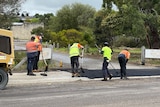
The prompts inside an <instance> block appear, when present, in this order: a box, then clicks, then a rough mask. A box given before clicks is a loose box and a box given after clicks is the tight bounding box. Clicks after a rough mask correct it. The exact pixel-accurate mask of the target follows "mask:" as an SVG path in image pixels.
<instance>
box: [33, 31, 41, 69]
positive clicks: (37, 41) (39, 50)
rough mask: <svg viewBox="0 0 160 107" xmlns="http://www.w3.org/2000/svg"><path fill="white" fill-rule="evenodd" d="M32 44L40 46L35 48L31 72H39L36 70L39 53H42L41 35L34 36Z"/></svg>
mask: <svg viewBox="0 0 160 107" xmlns="http://www.w3.org/2000/svg"><path fill="white" fill-rule="evenodd" d="M34 42H36V43H40V45H39V46H38V48H37V56H36V58H35V64H34V66H33V71H34V72H39V71H40V70H38V62H39V56H40V53H41V52H42V35H41V34H38V35H36V36H35V40H34Z"/></svg>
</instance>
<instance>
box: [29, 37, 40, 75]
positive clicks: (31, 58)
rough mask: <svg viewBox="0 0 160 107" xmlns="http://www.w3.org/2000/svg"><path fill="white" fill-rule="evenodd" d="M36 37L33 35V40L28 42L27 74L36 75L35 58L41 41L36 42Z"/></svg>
mask: <svg viewBox="0 0 160 107" xmlns="http://www.w3.org/2000/svg"><path fill="white" fill-rule="evenodd" d="M34 40H35V37H34V36H32V37H31V40H30V41H29V42H27V43H26V51H27V75H31V76H35V74H34V73H33V72H32V71H33V66H34V63H35V59H36V56H37V49H38V46H39V43H36V42H34Z"/></svg>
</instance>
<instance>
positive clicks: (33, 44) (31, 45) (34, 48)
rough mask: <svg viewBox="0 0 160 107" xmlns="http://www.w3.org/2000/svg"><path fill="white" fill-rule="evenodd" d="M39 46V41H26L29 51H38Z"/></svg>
mask: <svg viewBox="0 0 160 107" xmlns="http://www.w3.org/2000/svg"><path fill="white" fill-rule="evenodd" d="M38 46H39V43H36V42H34V41H29V42H27V43H26V50H27V52H29V53H30V52H37V48H38Z"/></svg>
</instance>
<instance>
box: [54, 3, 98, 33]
mask: <svg viewBox="0 0 160 107" xmlns="http://www.w3.org/2000/svg"><path fill="white" fill-rule="evenodd" d="M95 12H96V11H95V9H94V8H92V7H91V6H89V5H83V4H80V3H74V4H72V5H65V6H63V7H62V9H60V10H59V11H58V12H57V14H56V16H55V18H54V25H53V26H55V27H54V28H55V29H54V31H56V32H58V31H61V30H67V29H77V30H78V29H79V27H80V26H88V20H89V19H90V18H93V16H94V14H95Z"/></svg>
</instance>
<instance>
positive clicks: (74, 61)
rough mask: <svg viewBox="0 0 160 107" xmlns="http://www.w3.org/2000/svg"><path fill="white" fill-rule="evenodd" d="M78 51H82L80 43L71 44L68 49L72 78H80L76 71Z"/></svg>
mask: <svg viewBox="0 0 160 107" xmlns="http://www.w3.org/2000/svg"><path fill="white" fill-rule="evenodd" d="M80 49H84V47H83V46H82V45H81V44H80V43H73V45H72V46H71V47H70V49H69V56H70V61H71V68H72V77H74V76H78V77H80V73H79V71H78V68H79V57H80Z"/></svg>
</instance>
